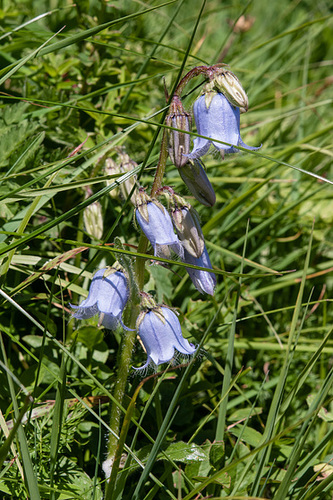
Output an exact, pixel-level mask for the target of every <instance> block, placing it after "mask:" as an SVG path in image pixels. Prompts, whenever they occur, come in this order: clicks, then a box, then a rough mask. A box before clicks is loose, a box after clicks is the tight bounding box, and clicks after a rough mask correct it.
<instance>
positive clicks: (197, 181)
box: [179, 158, 216, 207]
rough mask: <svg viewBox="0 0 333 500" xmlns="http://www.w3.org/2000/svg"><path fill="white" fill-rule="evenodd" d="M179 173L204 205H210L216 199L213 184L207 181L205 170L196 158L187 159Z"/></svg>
mask: <svg viewBox="0 0 333 500" xmlns="http://www.w3.org/2000/svg"><path fill="white" fill-rule="evenodd" d="M179 174H180V176H181V178H182V179H183V181H184V182H185V184H186V186H187V187H188V189H189V190H190V191H191V193H192V194H193V196H194V197H195V198H196V199H197V200H198V201H200V203H202V204H203V205H205V206H206V207H212V206H213V205H214V203H215V201H216V196H215V192H214V189H213V186H212V185H211V183H210V182H209V179H208V177H207V175H206V172H205V170H204V168H203V166H202V164H201V163H200V161H199V160H198V159H196V158H193V159H191V160H188V162H187V163H186V165H184V166H183V167H182V168H180V169H179Z"/></svg>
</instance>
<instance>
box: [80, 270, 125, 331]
mask: <svg viewBox="0 0 333 500" xmlns="http://www.w3.org/2000/svg"><path fill="white" fill-rule="evenodd" d="M128 297H129V290H128V286H127V278H126V276H125V274H124V273H123V272H122V271H121V270H117V269H116V268H113V267H112V268H104V269H100V270H99V271H97V273H95V274H94V276H93V279H92V281H91V285H90V288H89V294H88V297H87V298H86V299H85V300H84V301H83V302H81V304H80V305H79V306H73V305H72V304H70V306H71V308H72V309H73V316H74V318H77V319H88V318H91V317H92V316H95V314H99V325H103V326H104V327H105V328H107V329H108V330H115V329H116V328H117V326H118V324H119V323H120V324H121V325H122V326H123V328H125V329H127V328H126V327H125V325H124V324H123V322H122V319H121V316H122V313H123V310H124V308H125V306H126V303H127V300H128Z"/></svg>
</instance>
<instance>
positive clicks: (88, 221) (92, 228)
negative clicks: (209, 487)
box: [83, 201, 103, 240]
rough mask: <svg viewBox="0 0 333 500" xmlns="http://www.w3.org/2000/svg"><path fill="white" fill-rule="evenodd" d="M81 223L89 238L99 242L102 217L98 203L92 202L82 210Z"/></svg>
mask: <svg viewBox="0 0 333 500" xmlns="http://www.w3.org/2000/svg"><path fill="white" fill-rule="evenodd" d="M83 221H84V226H85V228H86V231H87V233H88V234H89V236H91V237H92V238H94V239H95V240H100V239H101V238H102V236H103V216H102V207H101V204H100V202H99V201H94V203H91V205H89V206H88V207H86V208H85V209H84V211H83Z"/></svg>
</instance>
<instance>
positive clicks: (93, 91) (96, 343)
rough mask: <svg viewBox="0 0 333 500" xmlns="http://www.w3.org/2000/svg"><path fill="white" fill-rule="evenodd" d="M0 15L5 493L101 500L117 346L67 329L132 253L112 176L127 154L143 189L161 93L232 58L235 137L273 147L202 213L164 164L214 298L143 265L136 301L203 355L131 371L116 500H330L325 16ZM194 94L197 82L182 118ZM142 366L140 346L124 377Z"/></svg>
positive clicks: (248, 162) (217, 4)
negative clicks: (197, 234)
mask: <svg viewBox="0 0 333 500" xmlns="http://www.w3.org/2000/svg"><path fill="white" fill-rule="evenodd" d="M0 18H1V27H0V61H1V64H0V68H1V69H0V86H1V87H0V145H1V147H0V151H1V155H0V168H1V177H0V218H1V230H0V259H1V268H0V269H1V273H0V280H1V287H0V300H1V308H0V332H1V333H0V343H1V355H0V360H1V363H0V383H1V391H0V428H1V434H0V435H1V438H0V463H1V464H2V468H1V470H0V491H1V493H0V497H3V498H6V499H7V498H8V499H22V498H31V499H33V500H38V499H50V500H60V499H61V500H65V499H84V500H88V499H89V500H100V499H102V498H104V497H105V491H106V480H105V475H104V472H103V469H102V463H103V461H104V460H105V458H106V452H107V442H108V436H109V432H110V427H109V421H110V405H111V404H112V401H113V400H114V397H113V393H114V387H115V382H116V380H117V378H118V377H119V373H118V371H117V358H118V354H119V353H120V352H121V349H119V347H120V344H121V341H122V338H123V336H124V335H127V333H126V332H124V331H123V330H122V329H121V328H119V329H118V330H117V331H116V332H108V331H105V330H104V329H103V328H99V327H98V326H97V318H96V317H94V318H91V319H89V320H85V321H84V322H82V321H76V320H73V319H71V315H70V305H69V304H70V303H71V304H79V303H80V302H81V301H82V300H83V298H85V297H86V296H87V290H88V288H89V284H90V279H91V276H92V274H93V273H94V272H95V271H96V270H97V269H101V268H102V267H105V266H107V265H112V264H113V263H114V261H115V260H116V259H117V258H119V255H120V257H121V254H124V255H125V254H127V255H129V257H124V258H126V259H127V261H128V262H133V261H134V259H135V253H136V250H137V246H138V243H139V238H140V233H139V231H138V229H137V228H136V227H135V225H134V224H133V207H132V205H131V202H130V200H129V197H128V196H127V198H126V197H124V191H122V192H120V190H119V183H120V184H122V183H124V181H125V180H126V176H124V175H123V174H109V173H108V172H106V170H105V165H106V163H107V161H109V160H108V159H109V158H111V159H113V160H116V159H117V154H118V153H117V151H118V150H119V149H117V148H119V147H123V148H124V149H125V150H126V152H127V153H128V154H129V155H130V157H131V158H132V159H133V160H134V161H135V162H136V163H137V165H138V166H137V167H136V169H135V170H134V171H133V172H132V174H133V173H135V174H137V175H138V177H139V179H140V184H141V185H142V186H144V187H147V188H148V189H149V188H151V186H152V182H153V178H154V174H155V168H156V165H157V162H158V158H159V152H160V145H161V138H162V129H163V124H164V118H165V115H166V113H167V106H166V98H165V92H164V82H165V85H166V88H167V90H168V91H169V92H171V91H172V89H174V88H175V85H176V84H177V82H178V81H179V80H180V78H181V77H182V76H183V75H184V74H185V73H186V72H187V71H189V70H190V69H191V68H193V67H194V66H196V65H212V64H215V63H218V62H224V63H226V64H228V65H229V66H230V69H231V70H232V71H233V72H234V73H235V74H236V75H237V76H238V78H239V79H240V80H241V82H242V85H243V87H244V89H245V90H246V92H247V94H248V96H249V101H250V106H249V111H248V112H247V113H245V114H242V115H241V133H242V139H243V140H244V142H245V143H246V144H250V145H253V146H256V145H258V144H260V143H262V148H261V149H260V150H259V151H254V152H245V151H243V152H241V153H238V154H232V155H227V156H226V158H225V160H224V161H222V159H221V157H220V156H218V155H217V154H215V153H210V154H208V155H207V156H206V157H205V165H206V168H207V175H208V177H209V179H210V181H211V183H212V185H213V186H214V190H215V193H216V198H217V201H216V203H215V205H214V206H213V207H212V208H210V207H204V206H202V205H200V204H199V203H198V202H197V201H196V200H195V199H194V198H193V196H192V195H191V193H190V192H189V191H188V190H187V188H186V186H185V185H184V183H183V182H182V180H181V178H180V176H179V173H178V171H177V169H176V168H175V167H174V166H173V165H172V163H171V162H170V160H168V162H167V167H166V175H165V184H168V185H170V186H172V187H173V188H174V189H175V190H176V191H177V192H179V193H181V194H182V195H183V196H184V197H185V198H186V199H187V200H188V201H190V203H191V204H192V205H193V206H194V207H195V208H196V210H197V211H198V213H199V215H200V218H201V224H202V228H203V232H204V235H205V239H206V245H207V249H208V251H209V255H210V259H211V262H212V265H213V267H214V270H215V272H216V276H217V287H216V290H215V294H214V296H212V297H211V296H205V295H202V294H200V293H199V292H198V291H196V290H195V288H194V286H193V284H192V282H191V280H190V279H189V277H188V275H187V274H186V272H185V269H184V266H182V265H181V263H178V262H177V261H174V262H172V263H170V265H169V266H168V267H164V266H161V265H146V270H145V277H144V278H145V287H144V290H145V291H151V290H155V292H156V300H157V301H158V302H160V303H162V302H163V303H164V304H166V305H169V306H172V307H174V308H176V309H177V311H178V312H179V319H180V322H181V325H182V331H183V335H184V337H186V338H187V339H188V340H189V341H190V342H192V343H194V344H200V346H201V348H202V349H201V350H200V352H198V354H199V355H198V356H196V357H195V358H194V359H192V360H191V361H190V362H189V363H188V364H184V365H182V367H177V368H174V367H173V366H169V367H168V366H167V365H164V366H162V367H159V370H160V371H158V373H153V372H149V373H148V374H147V377H146V378H143V377H144V376H142V374H141V375H138V374H136V373H133V371H131V374H132V375H131V376H130V377H129V380H128V386H127V390H126V395H125V398H124V400H123V401H122V403H121V409H120V412H121V415H123V416H124V418H123V419H122V427H121V441H123V448H122V447H119V448H118V451H119V457H118V458H119V459H120V464H119V470H117V469H115V470H116V472H117V474H116V475H115V477H114V478H113V479H112V480H113V483H112V488H111V487H110V488H109V489H108V490H107V492H106V498H108V499H111V498H112V500H120V499H125V500H127V499H128V500H130V499H140V500H143V499H144V500H150V499H154V498H156V499H159V500H165V499H174V500H175V499H183V500H190V499H194V498H207V497H209V498H229V499H235V500H236V499H242V498H252V499H254V498H255V499H257V498H258V499H262V500H263V499H270V498H274V499H275V500H283V499H290V500H313V499H321V500H330V499H331V498H332V495H333V474H331V473H332V472H333V464H332V460H333V445H332V443H333V425H332V424H333V404H332V383H333V371H332V370H333V363H332V359H333V340H332V337H331V330H332V319H333V318H332V298H330V297H331V295H330V294H331V293H332V284H333V280H332V270H333V243H332V242H333V231H332V225H333V194H332V183H333V168H332V156H333V150H332V128H333V112H332V84H333V79H332V75H331V66H332V61H333V48H332V4H331V2H329V1H327V0H321V1H320V2H310V1H309V0H303V2H298V1H287V0H280V1H279V2H266V1H264V0H254V1H249V2H248V3H245V2H244V3H243V2H237V1H236V0H230V2H221V1H220V0H209V1H206V2H203V3H202V1H201V0H171V1H165V2H164V1H162V0H148V1H147V2H139V1H134V0H114V1H98V0H82V1H81V0H78V1H77V2H76V4H74V3H72V2H71V1H70V0H58V1H56V0H38V1H37V0H20V1H18V0H16V1H15V0H2V1H1V2H0ZM202 83H203V79H202V78H200V77H199V78H197V79H195V80H192V81H191V83H190V85H189V86H188V87H186V92H185V93H184V94H183V96H184V100H183V102H184V106H185V108H186V110H188V111H190V110H191V107H192V105H193V102H194V101H195V99H196V98H197V96H198V94H199V93H200V89H201V84H202ZM193 130H195V129H193ZM118 178H119V182H118V181H117V179H118ZM122 187H124V186H122ZM96 201H98V202H99V203H100V207H101V211H102V220H103V231H102V236H101V234H98V233H97V232H96V231H94V228H95V229H96V230H97V229H98V228H97V226H98V225H101V219H97V223H94V224H93V227H92V228H90V229H89V228H88V227H87V223H86V224H85V221H84V213H87V212H86V210H87V207H89V206H91V204H92V203H93V202H96ZM116 237H117V238H118V241H121V242H122V244H124V245H125V246H122V245H120V244H118V246H117V248H115V247H114V246H113V245H112V244H113V242H114V239H115V238H116ZM147 251H148V252H149V251H150V250H149V247H148V250H147ZM143 253H145V251H143ZM145 359H146V355H145V353H144V352H143V349H142V348H141V346H140V344H139V343H138V342H137V345H136V348H135V350H134V355H133V360H132V363H131V364H133V365H134V366H136V367H139V366H141V365H142V364H143V363H144V362H145ZM165 369H166V370H165ZM20 422H21V423H20ZM7 436H8V437H7ZM117 442H118V439H117Z"/></svg>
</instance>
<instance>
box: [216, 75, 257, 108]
mask: <svg viewBox="0 0 333 500" xmlns="http://www.w3.org/2000/svg"><path fill="white" fill-rule="evenodd" d="M213 81H214V85H215V87H216V88H217V90H218V91H219V92H222V94H224V95H225V97H226V98H227V99H228V101H229V102H230V104H232V105H233V106H236V107H237V108H239V110H240V112H241V113H246V111H247V110H248V108H249V100H248V97H247V95H246V92H245V90H244V89H243V87H242V84H241V82H240V81H239V80H238V78H237V76H235V75H234V74H233V73H232V72H231V71H226V70H220V71H219V72H218V73H217V75H216V76H215V77H214V80H213Z"/></svg>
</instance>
